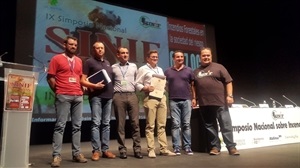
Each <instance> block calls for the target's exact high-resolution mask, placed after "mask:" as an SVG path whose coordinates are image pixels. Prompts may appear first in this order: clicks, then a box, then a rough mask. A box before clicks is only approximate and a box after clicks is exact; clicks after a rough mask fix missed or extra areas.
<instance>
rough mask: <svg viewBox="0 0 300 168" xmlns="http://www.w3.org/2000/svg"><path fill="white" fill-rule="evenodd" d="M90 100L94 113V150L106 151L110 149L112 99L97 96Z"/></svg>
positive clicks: (92, 130)
mask: <svg viewBox="0 0 300 168" xmlns="http://www.w3.org/2000/svg"><path fill="white" fill-rule="evenodd" d="M89 102H90V107H91V113H92V116H91V117H92V126H91V143H92V147H93V152H95V151H102V152H105V151H107V150H108V149H109V140H110V117H111V105H112V99H104V98H100V97H97V96H95V97H92V98H91V99H89ZM100 126H101V134H100ZM100 136H101V139H100Z"/></svg>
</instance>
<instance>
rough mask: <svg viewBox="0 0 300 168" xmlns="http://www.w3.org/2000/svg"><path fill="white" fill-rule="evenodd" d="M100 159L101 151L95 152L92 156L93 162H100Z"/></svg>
mask: <svg viewBox="0 0 300 168" xmlns="http://www.w3.org/2000/svg"><path fill="white" fill-rule="evenodd" d="M99 159H100V152H99V151H94V153H93V155H92V161H98V160H99Z"/></svg>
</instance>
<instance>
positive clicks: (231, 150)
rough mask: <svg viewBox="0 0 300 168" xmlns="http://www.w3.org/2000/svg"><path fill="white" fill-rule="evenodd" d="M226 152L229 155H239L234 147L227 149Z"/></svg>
mask: <svg viewBox="0 0 300 168" xmlns="http://www.w3.org/2000/svg"><path fill="white" fill-rule="evenodd" d="M228 152H229V155H235V156H237V155H240V153H239V151H238V150H237V149H236V148H231V149H229V150H228Z"/></svg>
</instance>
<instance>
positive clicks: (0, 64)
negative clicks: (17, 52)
mask: <svg viewBox="0 0 300 168" xmlns="http://www.w3.org/2000/svg"><path fill="white" fill-rule="evenodd" d="M6 54H8V52H7V51H6V52H4V53H3V54H1V55H0V67H2V66H3V63H2V57H3V56H4V55H6Z"/></svg>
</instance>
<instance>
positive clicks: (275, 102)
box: [270, 97, 283, 107]
mask: <svg viewBox="0 0 300 168" xmlns="http://www.w3.org/2000/svg"><path fill="white" fill-rule="evenodd" d="M270 100H272V101H274V102H275V103H277V104H279V105H280V106H279V107H283V105H282V104H281V103H279V102H278V101H276V100H274V99H273V98H272V97H270Z"/></svg>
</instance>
